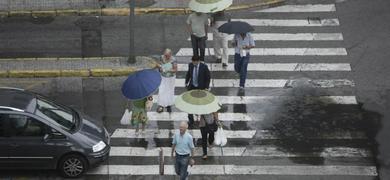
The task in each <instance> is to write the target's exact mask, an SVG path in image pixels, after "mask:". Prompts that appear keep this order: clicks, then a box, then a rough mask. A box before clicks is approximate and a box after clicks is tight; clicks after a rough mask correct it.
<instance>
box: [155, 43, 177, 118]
mask: <svg viewBox="0 0 390 180" xmlns="http://www.w3.org/2000/svg"><path fill="white" fill-rule="evenodd" d="M159 70H160V73H161V84H160V87H159V90H158V99H157V104H158V108H157V112H158V113H161V112H163V111H164V108H166V109H167V112H172V109H171V106H172V105H173V104H174V103H175V79H176V72H177V64H176V60H175V58H174V57H173V56H172V51H171V50H170V49H166V50H165V51H164V54H163V55H162V56H161V64H160V65H159Z"/></svg>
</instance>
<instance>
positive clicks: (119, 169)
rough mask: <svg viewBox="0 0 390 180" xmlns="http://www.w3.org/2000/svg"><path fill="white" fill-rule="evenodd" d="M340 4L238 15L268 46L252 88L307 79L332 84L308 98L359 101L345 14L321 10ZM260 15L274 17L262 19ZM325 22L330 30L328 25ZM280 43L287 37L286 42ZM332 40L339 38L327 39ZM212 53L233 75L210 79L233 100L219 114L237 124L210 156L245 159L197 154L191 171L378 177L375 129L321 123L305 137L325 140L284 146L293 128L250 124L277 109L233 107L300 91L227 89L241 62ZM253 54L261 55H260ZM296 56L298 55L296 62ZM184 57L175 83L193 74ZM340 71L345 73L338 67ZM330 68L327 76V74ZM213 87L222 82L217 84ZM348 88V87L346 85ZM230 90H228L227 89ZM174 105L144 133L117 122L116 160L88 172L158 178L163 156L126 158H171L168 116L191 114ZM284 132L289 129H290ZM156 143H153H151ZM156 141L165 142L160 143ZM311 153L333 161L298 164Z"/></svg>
mask: <svg viewBox="0 0 390 180" xmlns="http://www.w3.org/2000/svg"><path fill="white" fill-rule="evenodd" d="M335 11H336V5H335V4H318V3H317V4H315V3H314V4H299V5H283V6H278V7H272V8H268V9H262V10H256V11H253V12H252V13H253V14H255V15H256V16H253V15H251V16H250V17H251V18H249V19H244V18H236V19H232V21H244V22H247V23H249V24H251V25H252V26H254V27H255V32H252V36H253V38H254V40H255V41H257V43H256V44H257V45H258V44H261V47H255V48H253V49H251V51H250V54H251V62H250V63H249V65H248V71H249V73H251V74H250V75H251V76H250V77H251V79H247V81H246V88H247V89H249V90H250V91H251V90H253V91H257V89H259V90H258V91H259V93H260V91H262V90H274V88H275V89H278V90H279V89H282V88H284V89H287V90H289V88H291V89H292V90H294V88H295V87H299V86H301V85H309V86H310V87H315V88H317V89H316V90H319V91H321V92H322V91H324V92H326V93H325V94H326V95H324V93H322V95H323V96H316V97H310V96H308V97H304V98H305V102H318V101H319V102H321V104H323V105H327V106H326V107H329V108H334V107H333V106H336V108H338V107H348V108H349V107H353V108H355V107H356V108H357V107H358V101H357V99H356V97H355V96H354V94H350V92H349V91H348V90H349V89H350V88H353V87H355V82H354V80H353V79H350V78H351V77H352V76H351V75H350V74H349V73H351V72H352V68H351V65H350V63H347V62H345V61H346V59H347V58H346V57H348V52H347V49H346V48H345V47H343V44H342V41H343V40H344V37H343V34H342V33H339V32H336V31H337V30H338V29H339V26H340V22H339V19H338V18H337V17H335V16H326V17H327V18H321V17H322V16H323V15H324V14H327V15H334V14H335ZM294 13H295V14H297V15H298V14H300V15H301V14H309V15H308V17H313V18H307V19H306V18H301V17H300V18H294V19H292V18H291V17H290V15H291V14H294ZM262 15H265V16H262ZM282 16H285V18H283V17H282ZM253 17H266V18H258V19H256V18H253ZM316 17H319V18H316ZM262 28H264V29H266V31H265V30H261V31H262V32H257V31H259V29H262ZM273 29H275V32H273V31H272V30H273ZM322 29H323V30H324V31H322ZM329 29H331V30H332V31H328V30H329ZM311 31H312V32H311ZM329 32H331V33H329ZM228 38H229V40H232V38H233V35H229V37H228ZM213 40H214V37H213V34H212V33H208V42H207V47H208V48H206V56H213V55H214V49H213V48H212V42H211V41H213ZM183 41H185V42H186V43H187V44H189V42H188V41H190V38H187V39H183ZM295 42H296V43H298V44H305V45H304V46H303V47H302V46H296V45H294V46H290V45H289V44H294V43H295ZM268 44H271V45H272V46H269V47H268V46H267V45H268ZM278 44H282V45H281V46H280V47H278V46H277V45H278ZM312 44H315V46H314V47H313V46H312ZM329 44H331V45H330V46H327V45H329ZM335 44H337V45H335ZM192 53H193V52H192V48H191V47H188V46H187V47H182V48H180V49H179V50H178V51H177V52H176V53H175V56H177V57H185V58H186V57H191V56H192V55H193V54H192ZM228 54H229V55H230V57H229V59H231V58H232V55H234V49H233V48H229V52H228ZM263 58H272V59H275V62H273V61H272V63H266V62H267V61H265V62H264V61H263ZM279 58H280V60H279ZM283 58H284V59H288V62H286V61H285V60H284V59H283ZM331 58H337V60H336V61H333V60H332V62H331V63H329V62H330V61H328V60H329V59H331ZM210 59H212V58H211V57H207V58H206V64H207V65H208V67H209V69H210V71H211V72H217V73H212V75H215V74H217V75H220V74H226V76H224V77H221V76H219V77H212V79H211V82H210V87H211V90H212V92H214V91H215V92H216V97H217V98H218V99H219V102H220V103H221V104H223V105H225V106H224V107H228V108H227V109H224V112H221V113H219V120H220V121H222V122H223V124H224V125H226V124H231V126H230V127H229V126H227V127H226V129H225V130H224V131H225V134H226V136H227V138H228V144H227V147H224V148H223V154H222V152H221V148H219V147H213V148H208V156H211V157H216V158H221V159H222V158H237V161H240V163H238V164H240V165H238V164H235V163H234V165H233V164H231V163H224V161H221V162H219V161H213V158H211V159H209V160H207V161H211V162H207V163H203V162H197V164H196V165H195V166H193V167H192V168H190V174H191V175H198V176H200V179H202V178H203V176H204V177H207V178H213V177H220V178H225V177H226V178H230V177H234V178H236V177H241V176H240V175H251V176H254V177H260V176H262V175H269V176H270V179H272V178H273V177H274V176H302V177H305V178H317V179H327V178H328V177H335V176H341V177H343V178H349V179H355V178H360V177H362V178H365V177H367V178H371V176H372V177H375V176H377V175H378V173H377V169H376V167H375V163H374V162H373V163H372V164H367V163H366V162H367V161H370V160H369V159H372V158H373V157H374V155H373V154H372V152H371V151H370V150H369V148H366V147H365V146H364V145H362V144H364V142H367V140H368V137H367V135H366V133H365V132H362V131H358V130H356V131H355V130H350V129H349V130H342V129H335V130H328V131H321V133H315V134H312V135H309V136H305V137H300V138H303V139H304V141H305V143H307V142H306V141H310V142H311V141H316V142H318V143H319V144H318V145H317V144H313V147H309V148H308V149H306V147H302V148H304V150H303V151H302V152H301V151H299V148H301V147H300V146H299V148H298V149H297V150H296V151H297V152H295V151H294V150H293V149H294V148H295V146H294V144H291V145H290V146H294V147H291V148H292V150H291V151H289V150H287V149H285V147H280V146H279V144H278V143H279V142H285V141H289V139H285V136H281V135H280V132H277V131H276V130H275V129H263V128H264V127H252V126H249V124H258V123H259V124H263V123H267V120H268V117H269V116H267V115H269V114H268V113H270V112H268V111H266V110H265V109H261V110H259V111H250V113H240V112H247V111H238V112H237V111H236V110H233V111H235V112H232V108H230V107H231V106H236V105H248V106H251V107H254V108H256V107H261V108H263V107H267V106H269V105H270V106H271V105H272V106H277V105H278V103H280V102H285V101H288V100H290V99H294V98H296V97H293V96H290V95H280V94H278V95H272V93H271V95H269V94H267V93H263V92H261V93H262V94H266V95H265V96H264V95H263V96H256V95H257V94H254V95H253V92H251V93H252V94H251V96H248V95H240V96H238V95H237V96H235V95H230V94H231V93H229V92H228V93H226V92H225V93H221V91H229V90H230V89H231V88H235V87H238V84H239V80H238V79H239V78H238V76H237V77H236V78H234V77H235V76H236V75H237V73H235V71H234V64H228V66H227V67H222V64H221V63H210V61H209V60H210ZM253 59H254V60H256V61H252V60H253ZM307 59H309V61H306V60H307ZM281 60H283V61H281ZM294 60H296V61H295V62H294ZM257 62H258V63H257ZM308 62H315V63H308ZM334 62H338V63H334ZM181 63H182V62H181ZM181 63H179V64H178V71H179V72H180V73H179V74H178V77H179V78H177V79H176V81H175V87H184V86H185V80H184V79H183V76H182V75H183V72H186V71H187V70H188V64H181ZM258 72H259V73H258ZM268 72H273V74H272V78H270V77H268V75H267V73H268ZM256 73H258V74H261V76H260V75H259V76H256V75H257V74H256ZM309 73H310V77H311V76H312V74H314V76H315V75H316V74H317V73H321V77H326V79H316V78H313V79H309V78H297V77H302V76H300V75H303V77H306V76H305V75H306V74H309ZM336 73H337V75H334V74H336ZM263 74H264V75H263ZM285 74H294V77H289V78H285V76H283V77H284V78H279V77H278V76H280V75H285ZM295 74H297V76H295ZM324 74H325V75H326V76H324ZM345 74H348V76H346V77H341V75H345ZM233 75H234V76H233ZM298 75H299V76H298ZM336 76H337V78H336ZM252 78H255V79H252ZM213 88H215V90H214V89H213ZM266 88H272V89H266ZM332 88H335V89H332ZM344 89H348V90H345V91H344ZM328 90H329V92H328ZM245 91H246V90H245ZM333 91H337V92H338V93H335V92H333ZM222 94H224V96H223V95H222ZM226 94H229V95H226ZM340 94H341V95H340ZM177 96H178V94H176V95H175V97H177ZM157 99H158V96H157V95H154V103H157V102H156V101H157ZM317 100H318V101H317ZM328 105H329V106H328ZM155 106H156V104H155ZM239 107H241V106H239ZM233 109H234V108H233ZM236 109H240V108H236ZM173 110H174V112H171V113H167V112H162V113H157V112H148V118H149V122H150V123H151V126H153V127H150V128H147V129H146V131H145V132H144V133H141V134H138V133H137V134H136V133H135V129H133V128H128V127H126V126H121V127H119V128H118V129H116V130H115V131H114V132H113V134H112V135H111V140H112V142H114V143H113V145H112V149H111V153H110V158H112V159H114V162H110V163H109V165H103V166H100V167H98V168H95V169H92V170H90V171H89V172H88V174H89V175H95V176H96V175H99V176H100V175H101V176H105V175H109V176H111V177H113V178H114V177H116V175H118V177H121V176H123V175H135V176H144V175H149V176H150V177H151V178H155V179H157V178H158V177H159V176H158V175H159V165H158V164H144V165H142V164H143V163H142V164H139V165H138V164H136V165H132V164H133V163H130V164H127V163H125V164H124V162H123V159H125V158H133V157H138V158H142V157H145V158H147V157H151V158H153V159H157V158H158V156H159V153H160V148H161V149H162V150H163V152H164V156H165V157H168V158H169V156H170V151H171V147H169V145H168V144H160V143H158V142H160V141H163V142H166V141H171V138H172V136H173V134H174V133H175V132H177V131H178V130H177V129H170V128H169V127H170V126H169V127H164V128H162V127H159V126H160V124H164V125H165V124H170V125H172V127H177V126H178V123H179V121H182V120H186V119H187V113H185V112H176V111H177V109H175V108H174V109H173ZM324 112H327V110H324ZM303 113H305V112H303ZM321 113H322V112H321ZM348 113H349V112H341V113H338V114H337V115H335V116H337V120H338V119H339V118H348V117H347V116H350V114H348ZM271 116H272V114H271ZM286 116H289V114H286ZM303 116H304V115H303ZM335 116H332V117H335ZM324 117H325V118H328V116H325V115H324ZM355 117H356V115H355V114H354V115H353V118H355ZM351 118H352V115H351ZM348 120H350V119H348ZM235 123H237V124H246V125H247V127H246V128H239V129H237V128H236V127H235V126H234V125H233V124H235ZM294 123H297V122H294ZM318 123H322V120H319V122H318ZM323 123H324V124H326V123H328V122H325V121H324V122H323ZM155 124H157V127H156V126H155ZM308 126H311V125H308ZM321 126H322V125H321ZM278 128H280V127H278ZM282 128H289V127H287V125H286V127H284V126H283V127H282ZM306 128H312V127H305V128H304V129H306ZM296 130H298V131H304V130H300V129H294V128H292V129H291V131H296ZM188 132H189V133H190V134H191V135H193V137H194V138H195V139H200V138H201V133H200V130H199V129H192V130H189V131H188ZM283 132H287V130H286V131H283ZM287 137H288V135H287ZM122 141H126V142H130V144H133V143H134V142H140V141H146V142H148V147H147V148H144V145H143V144H142V143H141V144H137V145H134V146H133V145H129V146H127V145H126V144H124V143H122ZM236 141H240V142H241V141H244V142H250V144H251V143H252V142H259V141H262V143H261V144H251V145H243V144H238V145H237V144H236ZM265 141H266V142H268V141H271V144H267V143H264V144H263V142H265ZM340 141H341V143H340ZM229 142H231V143H229ZM274 142H275V143H274ZM327 142H329V143H330V144H327ZM361 142H363V143H361ZM118 143H119V144H118ZM292 143H293V142H292ZM332 143H336V145H332ZM349 143H351V144H352V145H350V144H349ZM355 143H357V144H359V146H358V147H355ZM149 144H153V145H152V146H151V147H149ZM157 144H158V145H157ZM244 144H245V143H244ZM322 144H327V145H326V147H322ZM155 145H157V147H156V146H155ZM360 145H362V146H363V147H360ZM303 146H305V145H303ZM309 146H310V145H309ZM317 146H318V147H317ZM310 148H311V149H310ZM202 155H203V152H202V148H201V147H199V146H198V147H196V148H195V155H194V156H195V157H196V158H200V156H202ZM122 158H123V159H122ZM251 158H252V159H253V158H265V159H267V160H272V159H275V158H289V159H291V162H292V163H293V165H283V164H277V165H275V164H271V165H268V164H267V163H264V162H263V163H257V162H249V161H248V159H251ZM311 158H314V159H318V158H320V159H321V158H322V159H324V161H325V162H326V163H324V164H319V165H311V162H309V163H300V164H299V165H295V163H294V160H292V159H311ZM118 159H120V160H118ZM349 159H351V160H349ZM359 159H364V160H365V161H364V160H363V161H364V163H360V164H358V165H357V162H358V160H359ZM115 160H118V161H119V162H120V163H119V162H116V161H115ZM336 161H339V162H336ZM168 162H169V163H168V164H165V166H164V172H165V175H168V176H169V175H171V176H173V175H176V173H175V170H174V166H173V165H172V162H171V161H168ZM117 163H118V164H117ZM145 163H147V162H145ZM241 164H242V165H241ZM264 164H265V165H264ZM361 164H363V165H361ZM190 178H191V177H190ZM204 179H205V178H204Z"/></svg>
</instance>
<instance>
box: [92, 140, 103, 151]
mask: <svg viewBox="0 0 390 180" xmlns="http://www.w3.org/2000/svg"><path fill="white" fill-rule="evenodd" d="M105 147H106V143H104V142H103V141H100V142H98V143H97V144H95V145H94V146H92V151H93V152H94V153H95V152H99V151H101V150H103V149H104V148H105Z"/></svg>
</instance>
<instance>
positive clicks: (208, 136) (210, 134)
mask: <svg viewBox="0 0 390 180" xmlns="http://www.w3.org/2000/svg"><path fill="white" fill-rule="evenodd" d="M217 124H218V113H217V112H214V113H211V114H205V115H201V117H200V121H199V128H200V133H201V135H202V149H203V156H202V159H204V160H206V159H207V147H208V146H207V143H208V144H209V147H211V146H212V144H213V142H214V132H215V131H217V129H218V125H217Z"/></svg>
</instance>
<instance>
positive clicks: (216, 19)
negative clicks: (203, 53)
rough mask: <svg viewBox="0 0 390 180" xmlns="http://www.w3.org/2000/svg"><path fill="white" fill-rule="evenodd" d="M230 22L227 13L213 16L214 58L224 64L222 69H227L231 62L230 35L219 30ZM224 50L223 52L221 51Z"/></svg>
mask: <svg viewBox="0 0 390 180" xmlns="http://www.w3.org/2000/svg"><path fill="white" fill-rule="evenodd" d="M227 22H230V16H228V15H227V14H226V13H225V11H219V12H216V13H214V14H212V16H211V27H212V31H213V42H214V56H215V58H216V59H217V63H222V67H225V68H226V67H227V65H228V61H229V47H228V36H229V35H228V34H226V33H221V32H219V31H218V28H219V27H220V26H221V25H223V24H225V23H227ZM221 48H222V51H221Z"/></svg>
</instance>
